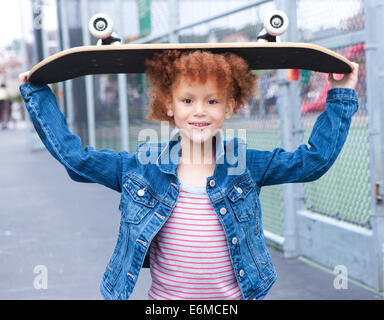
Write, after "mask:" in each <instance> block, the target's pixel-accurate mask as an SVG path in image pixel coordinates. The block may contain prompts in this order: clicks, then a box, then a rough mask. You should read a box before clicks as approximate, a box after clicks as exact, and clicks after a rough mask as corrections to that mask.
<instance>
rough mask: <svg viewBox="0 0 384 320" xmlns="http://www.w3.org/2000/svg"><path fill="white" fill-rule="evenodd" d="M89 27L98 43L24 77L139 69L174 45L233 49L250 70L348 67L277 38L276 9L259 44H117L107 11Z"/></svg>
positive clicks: (39, 79) (43, 79) (284, 22)
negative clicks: (152, 56) (154, 54)
mask: <svg viewBox="0 0 384 320" xmlns="http://www.w3.org/2000/svg"><path fill="white" fill-rule="evenodd" d="M88 27H89V30H90V32H91V34H92V35H93V36H94V37H96V38H98V42H97V45H93V46H80V47H75V48H71V49H68V50H64V51H61V52H58V53H56V54H54V55H52V56H50V57H48V58H46V59H44V60H43V61H41V62H40V63H38V64H37V65H35V66H34V67H33V68H32V69H31V70H30V71H29V76H28V81H30V82H32V83H46V84H49V83H56V82H60V81H64V80H69V79H74V78H77V77H81V76H85V75H91V74H117V73H143V72H145V60H146V58H147V57H150V56H151V55H152V54H153V53H154V52H159V51H162V50H175V49H176V50H206V51H210V52H213V53H218V54H220V53H225V52H232V53H235V54H237V55H239V56H241V57H243V58H244V59H245V60H246V61H247V63H248V64H249V67H250V68H251V69H252V70H266V69H306V70H311V71H317V72H324V73H340V74H342V73H344V74H345V73H350V72H351V71H352V64H351V62H350V61H349V60H348V59H347V58H345V57H343V56H341V55H340V54H338V53H336V52H334V51H331V50H328V49H326V48H324V47H321V46H318V45H315V44H309V43H293V42H281V41H280V36H281V35H282V34H283V33H284V32H285V31H286V29H287V27H288V17H287V16H286V15H285V14H284V12H282V11H279V10H273V11H271V12H269V14H267V15H266V17H265V18H264V29H263V30H262V31H261V32H260V33H259V34H258V36H257V42H233V43H177V44H173V43H171V44H164V43H161V44H121V40H120V39H119V37H118V35H117V34H116V33H115V32H114V31H113V22H112V20H111V18H110V17H108V16H107V15H105V14H96V15H94V16H92V17H91V19H90V21H89V25H88Z"/></svg>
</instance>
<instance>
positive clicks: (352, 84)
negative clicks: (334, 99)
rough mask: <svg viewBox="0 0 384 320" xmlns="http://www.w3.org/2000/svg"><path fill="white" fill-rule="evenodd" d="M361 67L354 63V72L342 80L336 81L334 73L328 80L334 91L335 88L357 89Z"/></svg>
mask: <svg viewBox="0 0 384 320" xmlns="http://www.w3.org/2000/svg"><path fill="white" fill-rule="evenodd" d="M358 71H359V65H358V64H357V63H355V62H352V72H351V73H347V74H345V75H344V77H343V78H342V79H341V80H335V78H334V76H333V73H330V74H329V75H328V80H329V82H330V83H331V86H332V89H334V88H349V89H355V88H356V85H357V80H358Z"/></svg>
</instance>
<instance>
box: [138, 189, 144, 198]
mask: <svg viewBox="0 0 384 320" xmlns="http://www.w3.org/2000/svg"><path fill="white" fill-rule="evenodd" d="M137 195H138V196H139V197H142V196H143V195H144V190H143V189H140V190H139V191H137Z"/></svg>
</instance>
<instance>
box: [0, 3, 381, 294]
mask: <svg viewBox="0 0 384 320" xmlns="http://www.w3.org/2000/svg"><path fill="white" fill-rule="evenodd" d="M272 9H280V10H283V11H285V12H286V14H287V15H288V17H289V19H290V24H289V27H288V31H287V32H286V33H285V34H284V35H283V36H282V41H290V42H311V43H315V44H318V45H321V46H324V47H326V48H328V49H332V50H334V51H336V52H338V53H340V54H342V55H343V56H345V57H347V58H348V59H350V60H351V61H355V62H357V63H359V65H360V69H359V83H358V87H357V93H358V97H359V111H358V112H357V114H356V115H355V116H354V117H353V121H352V125H351V128H350V133H349V136H348V139H347V142H346V144H345V146H344V148H343V150H342V153H341V155H340V156H339V158H338V159H337V161H336V163H335V164H334V166H333V167H332V168H331V169H330V171H329V172H327V174H326V175H324V176H323V177H322V178H321V179H319V180H318V181H315V182H311V183H307V184H305V185H303V184H287V185H280V186H271V187H265V188H264V189H263V190H262V192H261V204H262V208H263V224H264V231H265V235H266V237H267V239H268V244H269V246H270V248H271V250H274V252H275V254H276V258H275V259H276V261H281V266H280V265H279V267H278V268H277V269H279V268H282V269H281V274H284V275H285V273H284V271H283V268H285V266H287V263H290V261H296V262H298V263H305V264H306V266H308V267H310V268H312V269H308V270H309V271H308V273H306V272H307V271H303V274H302V277H303V278H302V279H308V281H307V280H306V281H305V284H306V285H307V286H309V287H308V288H309V289H308V290H309V291H308V292H311V294H309V293H308V292H301V293H300V294H299V293H298V294H297V295H295V291H294V289H295V290H299V289H298V288H297V287H296V286H295V285H293V282H291V284H290V285H289V282H287V283H286V285H284V284H283V283H281V284H278V288H280V289H281V291H279V292H280V293H281V295H280V293H279V292H278V291H273V290H272V293H273V292H275V293H274V294H275V295H273V294H272V293H271V295H272V298H273V297H275V298H281V299H284V298H300V299H301V298H303V299H305V298H314V299H317V298H324V299H326V298H327V297H328V298H332V297H333V296H332V294H335V292H338V293H337V295H336V296H335V298H338V299H343V298H348V297H350V298H352V297H353V298H359V297H360V298H364V297H365V298H373V297H375V298H377V297H379V298H380V297H381V298H382V297H383V292H384V212H383V199H382V197H383V193H384V191H383V190H384V184H383V179H384V173H383V155H384V152H383V151H384V145H383V141H384V139H383V137H384V128H383V127H382V124H383V123H384V109H383V105H384V96H383V94H382V92H383V91H382V90H381V88H383V86H384V78H383V73H382V71H381V70H384V66H383V62H384V61H383V59H382V56H383V54H384V38H383V37H382V33H383V31H384V26H383V20H384V19H383V18H384V7H383V5H382V3H381V2H380V1H369V0H321V1H320V0H287V1H283V0H276V1H254V0H253V1H251V0H210V1H208V0H193V1H192V0H65V1H64V0H15V1H5V0H0V17H1V19H2V22H3V25H4V26H5V31H3V32H2V35H1V37H0V84H2V88H1V89H0V101H2V107H1V108H2V109H1V110H0V111H1V112H2V113H1V115H0V116H1V119H0V120H1V122H2V123H1V126H2V127H1V128H2V130H1V131H0V144H1V146H2V147H1V151H0V152H1V157H0V158H1V160H0V167H1V168H2V169H1V172H0V219H1V220H0V237H1V238H0V239H2V240H1V241H0V269H1V270H0V298H3V299H7V298H10V297H11V298H85V299H87V298H96V299H98V298H100V296H99V295H98V292H97V286H98V283H97V282H98V281H99V280H100V279H101V275H102V271H103V268H104V267H105V264H106V263H107V258H108V256H109V254H110V253H112V249H113V245H114V241H115V233H116V232H117V227H116V226H117V224H118V214H116V212H117V202H116V205H115V203H112V205H111V206H110V207H108V205H107V204H106V202H107V201H109V200H110V199H111V201H112V200H113V201H118V198H117V197H118V195H115V194H114V193H107V194H106V193H105V191H104V189H102V190H101V189H100V188H99V187H97V186H90V185H87V186H84V185H82V184H76V183H73V182H71V181H70V180H69V178H68V177H67V176H66V175H65V172H63V169H62V168H61V167H59V165H58V164H57V163H56V162H55V160H52V159H51V158H50V157H49V155H46V153H47V152H46V151H45V152H44V151H43V150H44V147H43V146H42V145H41V143H40V142H39V139H38V137H37V135H36V133H35V132H34V130H33V128H32V126H31V123H30V121H29V118H28V115H27V114H26V112H25V110H24V106H23V104H22V103H21V99H20V96H19V93H18V79H17V75H18V74H19V73H21V72H22V71H26V70H29V69H31V68H32V67H33V66H34V65H35V64H37V63H38V62H39V61H41V60H43V59H44V58H46V57H48V56H50V55H52V54H54V53H56V52H59V51H61V50H65V49H68V48H71V47H75V46H81V45H89V44H96V42H97V39H95V38H93V37H92V36H91V35H90V33H89V31H88V20H89V18H90V17H91V16H92V15H93V14H95V13H98V12H102V13H106V14H108V15H109V16H110V17H111V18H112V19H113V21H114V26H115V31H116V32H117V33H118V35H119V36H120V37H121V38H122V39H123V42H124V43H169V42H172V43H183V42H239V41H240V42H244V41H256V37H257V35H258V33H259V32H260V30H261V29H262V27H263V26H262V23H263V16H264V15H265V14H266V13H267V12H268V11H269V10H272ZM254 72H255V74H256V76H257V79H258V81H257V86H256V88H255V92H254V94H253V97H252V98H251V100H250V101H248V103H247V105H246V107H245V108H243V109H241V110H240V112H239V114H237V115H234V116H233V117H232V118H231V119H230V120H229V121H227V122H226V123H225V126H224V129H225V128H234V129H246V138H247V143H248V147H249V148H257V149H262V150H272V149H274V148H275V147H283V148H285V149H286V150H295V149H296V148H297V146H298V145H300V144H302V143H306V142H307V140H308V137H309V135H310V133H311V129H312V127H313V124H314V122H315V120H316V118H317V117H318V115H319V114H320V113H321V112H322V111H323V110H324V108H325V100H326V95H327V90H328V89H329V88H330V86H329V83H328V82H327V75H326V74H322V73H316V72H309V71H306V70H279V71H276V70H258V71H254ZM51 87H52V89H53V90H54V92H55V93H56V96H57V99H58V102H59V105H60V108H61V110H62V112H63V113H64V114H65V115H66V118H67V122H68V126H69V127H70V129H71V130H72V131H73V132H74V133H75V134H77V135H79V136H80V137H81V139H82V142H83V145H84V146H86V145H92V146H94V147H95V148H96V149H103V148H109V149H113V150H115V151H119V150H122V149H124V150H128V151H130V152H135V150H136V147H137V145H138V134H139V131H140V130H141V129H144V128H145V129H148V128H151V129H154V130H155V131H156V132H160V126H159V124H157V123H153V122H149V121H147V120H146V106H147V102H148V98H147V96H146V94H145V92H146V89H147V84H146V81H145V76H144V75H143V74H128V75H97V76H87V77H81V78H77V79H73V80H69V81H65V82H62V83H57V84H54V85H52V86H51ZM224 132H225V130H224ZM235 135H236V130H235ZM40 150H41V151H43V152H37V151H40ZM12 168H13V169H12ZM12 170H13V171H12ZM42 176H43V177H44V178H41V177H42ZM25 181H29V183H26V182H25ZM47 185H48V186H49V187H47ZM39 188H41V189H39ZM36 190H39V192H40V193H39V194H38V195H36V196H34V195H33V192H36ZM74 190H75V191H74ZM37 198H38V199H39V201H37V200H36V199H37ZM75 198H76V200H74V199H75ZM47 201H49V203H47ZM71 205H72V206H71ZM68 206H70V207H68ZM90 206H92V207H90ZM47 208H49V212H46V211H47V210H48V209H47ZM64 208H67V211H69V212H70V213H68V212H66V210H64ZM26 211H28V213H27V212H26ZM105 211H116V212H112V213H111V212H108V213H107V214H106V213H105ZM95 216H97V219H100V220H99V222H100V224H98V227H96V226H95V224H96V222H94V221H90V219H95ZM112 216H113V218H111V217H112ZM36 217H40V219H36ZM58 217H61V219H66V220H65V221H66V224H65V226H66V228H67V229H65V228H64V227H63V224H62V223H59V222H58V221H60V220H58V219H57V218H58ZM69 217H72V218H69ZM90 217H91V218H90ZM106 217H108V218H107V219H111V226H106V223H105V218H106ZM36 221H39V222H36ZM27 226H28V227H27ZM31 226H33V228H31ZM54 227H56V228H57V229H52V228H54ZM98 228H99V229H98ZM37 230H38V231H37ZM52 230H53V231H52ZM63 230H66V236H64V238H60V236H63ZM26 234H28V236H26ZM37 234H39V236H37ZM49 234H52V236H53V235H54V239H61V240H62V242H60V245H58V244H57V243H55V240H53V239H52V237H49V236H48V235H49ZM61 240H60V241H61ZM87 240H89V242H87ZM91 240H92V241H91ZM16 243H18V245H15V244H16ZM79 243H80V244H79ZM81 243H83V246H82V245H81ZM73 246H75V247H73ZM79 246H82V247H79ZM89 246H91V248H92V250H93V251H92V250H91V249H90V247H89ZM28 248H29V249H28ZM31 248H35V249H31ZM59 248H61V249H60V253H59V252H58V250H59ZM71 248H72V250H71ZM74 248H77V249H74ZM73 250H74V251H73ZM31 251H32V252H31ZM74 252H76V254H75V255H74ZM97 255H99V257H98V258H96V256H97ZM37 257H39V259H37ZM55 257H56V259H57V260H55ZM279 257H280V258H282V259H281V260H279V259H280V258H279ZM47 259H48V262H47V261H46V262H44V260H47ZM71 259H73V260H71ZM38 260H39V261H40V260H42V262H41V264H42V265H47V266H48V265H50V263H51V264H52V265H53V266H54V267H48V270H51V273H50V275H51V276H50V279H56V280H52V281H53V283H55V282H54V281H57V282H56V283H57V285H56V286H55V285H53V284H52V285H51V286H49V288H50V290H51V291H49V290H46V291H44V290H37V289H36V288H34V287H33V286H32V284H33V279H34V277H36V274H37V273H36V274H33V273H32V271H31V270H32V269H33V266H35V265H38V264H39V263H38ZM63 260H65V263H66V267H64V264H63V263H64V262H63ZM49 261H50V262H49ZM274 262H275V260H274ZM71 263H72V264H71ZM90 265H92V267H91V266H90ZM75 266H76V267H75ZM338 266H342V267H344V269H343V268H341V269H340V270H344V271H345V270H346V271H345V272H344V273H343V274H342V275H343V276H345V277H346V278H347V279H348V280H349V281H352V283H354V285H355V286H356V287H359V288H363V289H364V290H365V291H366V292H370V293H372V295H371V296H369V297H368V296H365V295H364V294H363V293H361V292H363V291H361V292H360V291H356V292H357V293H356V295H353V296H348V295H346V293H343V294H344V295H338V294H339V291H340V290H339V291H337V290H338V289H337V288H336V287H335V282H334V280H335V277H337V276H339V275H340V274H339V273H338V271H337V270H339V269H337V268H336V267H338ZM66 268H67V269H66ZM336 269H337V270H336ZM60 270H61V271H60ZM68 270H71V271H70V272H69V271H68ZM293 270H294V269H293ZM306 270H307V269H306ZM311 270H312V271H313V272H315V271H314V270H317V271H319V270H322V272H325V273H328V274H329V275H330V277H331V278H330V279H329V283H327V284H324V282H323V281H322V276H321V275H318V276H314V275H312V274H311V272H312V271H311ZM335 270H336V271H335ZM293 273H294V274H292V272H290V273H289V275H288V273H287V274H286V276H287V277H288V276H290V277H294V276H296V277H300V274H296V273H295V272H293ZM74 274H75V275H74ZM85 274H87V276H85ZM89 274H92V276H90V275H89ZM70 275H72V276H70ZM147 276H148V274H147ZM278 277H279V270H278ZM306 277H308V278H306ZM316 277H317V278H316ZM63 279H66V280H65V281H64V280H63ZM95 279H96V280H95ZM336 280H337V279H336ZM339 280H340V279H339ZM142 281H144V282H145V281H149V280H148V278H146V280H142ZM292 281H293V280H292ZM316 281H317V282H316ZM64 282H65V283H66V285H64V284H63V283H64ZM144 282H142V283H144ZM59 283H60V285H59ZM69 283H72V284H71V285H69ZM350 283H351V282H350ZM297 285H299V284H297ZM322 285H323V286H326V288H325V287H323V288H322V289H321V288H319V287H318V286H322ZM279 286H280V287H279ZM144 287H145V283H144V284H143V287H142V286H141V285H138V288H139V289H137V290H136V292H138V291H140V290H141V291H140V292H139V293H136V296H135V295H134V297H137V298H141V297H144V296H145V294H144V293H143V294H144V296H141V294H142V292H144V291H145V290H144V289H143V288H144ZM294 287H295V288H294ZM55 288H56V289H55ZM63 288H66V289H63ZM73 288H78V290H73ZM79 288H81V289H79ZM284 288H286V291H284V290H283V289H284ZM328 289H329V290H330V291H327V290H328ZM55 290H56V291H55ZM63 290H64V291H63ZM43 291H44V292H43ZM299 291H300V290H299ZM47 292H48V293H47ZM63 292H65V294H64V295H63ZM296 292H298V291H296ZM345 292H347V291H345ZM348 292H349V293H350V292H351V290H350V291H348ZM359 292H360V293H359ZM292 294H293V295H292ZM359 294H361V296H359Z"/></svg>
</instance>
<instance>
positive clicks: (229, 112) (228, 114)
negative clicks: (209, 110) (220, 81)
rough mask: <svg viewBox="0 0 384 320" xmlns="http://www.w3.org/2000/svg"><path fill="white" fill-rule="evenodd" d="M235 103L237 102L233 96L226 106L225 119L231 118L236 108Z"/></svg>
mask: <svg viewBox="0 0 384 320" xmlns="http://www.w3.org/2000/svg"><path fill="white" fill-rule="evenodd" d="M235 104H236V102H235V99H233V98H232V99H230V100H229V101H228V104H227V106H226V107H225V114H224V118H225V120H229V118H230V117H231V116H232V113H233V110H234V108H235Z"/></svg>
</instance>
